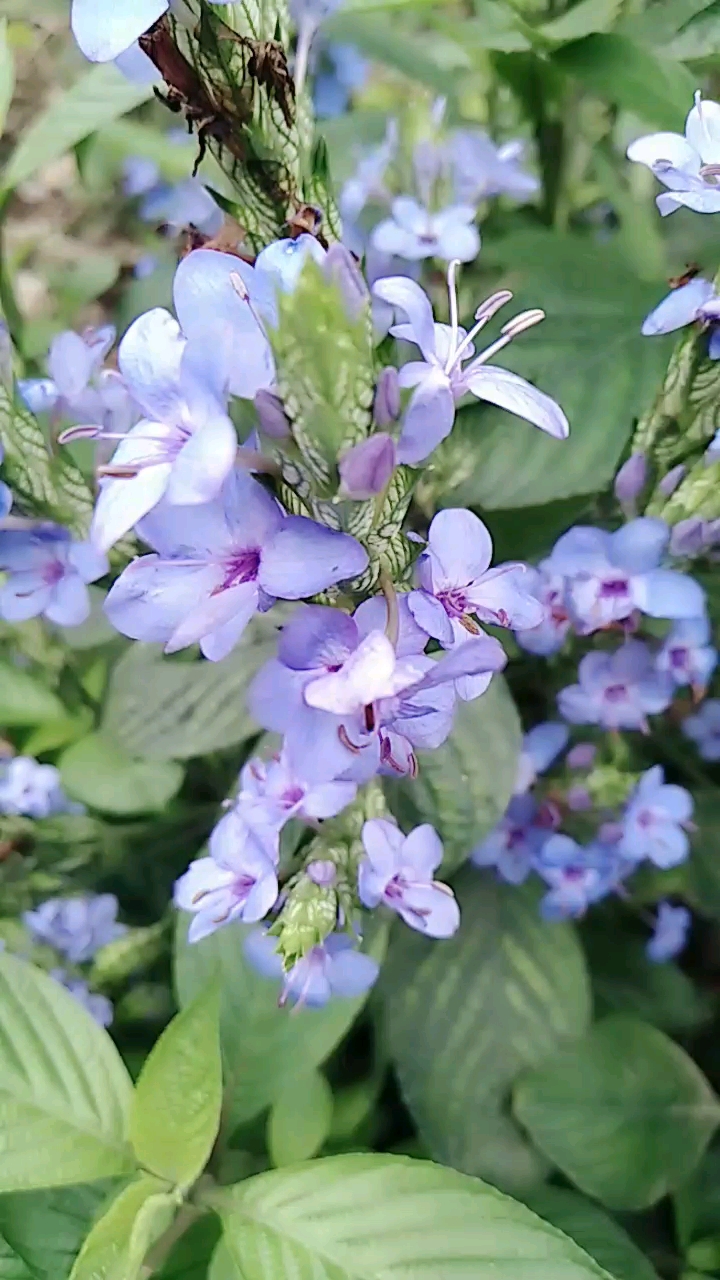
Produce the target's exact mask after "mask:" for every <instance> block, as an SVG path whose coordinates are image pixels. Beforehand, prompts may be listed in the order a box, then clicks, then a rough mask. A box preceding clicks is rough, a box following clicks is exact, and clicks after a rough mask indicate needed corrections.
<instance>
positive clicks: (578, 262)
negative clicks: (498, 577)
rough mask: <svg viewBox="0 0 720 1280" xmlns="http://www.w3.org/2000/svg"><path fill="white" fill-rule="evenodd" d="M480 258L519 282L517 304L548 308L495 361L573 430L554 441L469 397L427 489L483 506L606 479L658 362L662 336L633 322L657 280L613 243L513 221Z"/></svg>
mask: <svg viewBox="0 0 720 1280" xmlns="http://www.w3.org/2000/svg"><path fill="white" fill-rule="evenodd" d="M483 258H484V262H485V265H486V266H488V267H496V268H498V269H500V272H501V275H500V276H499V279H498V283H499V284H502V285H503V286H504V287H510V288H512V289H513V291H514V292H515V293H516V298H515V302H514V304H513V305H514V306H517V308H518V310H520V309H522V308H525V307H537V306H538V305H541V306H542V308H543V310H544V311H545V312H546V316H547V319H546V320H545V322H544V323H543V324H541V325H539V326H538V327H537V329H535V330H533V331H532V332H531V333H526V334H522V336H521V337H520V338H519V339H518V340H517V342H514V343H513V344H512V347H510V348H509V350H508V351H507V352H503V357H502V364H503V365H507V366H508V368H511V369H513V370H514V371H515V372H516V373H519V374H522V376H523V377H525V378H529V379H530V381H532V382H534V383H536V385H537V386H538V387H539V388H540V389H541V390H542V391H545V392H546V393H547V394H548V395H551V396H553V397H554V398H555V399H556V400H557V401H558V403H559V404H560V405H561V406H562V408H563V409H564V410H565V413H566V414H567V416H568V418H569V421H570V438H569V439H568V440H563V441H559V440H552V439H550V438H549V437H548V436H546V435H545V434H544V432H542V431H538V430H537V428H536V427H532V426H530V425H529V424H528V423H525V422H521V421H520V420H519V419H516V418H513V417H511V416H510V415H508V414H507V413H503V412H501V411H500V410H496V409H488V408H487V407H482V406H481V405H479V404H475V405H470V406H468V407H467V408H464V409H461V411H460V413H459V415H458V419H457V422H456V426H455V428H454V430H453V432H452V435H451V436H450V437H449V438H448V440H447V441H446V442H445V443H444V444H443V445H442V446H441V447H440V449H439V450H437V452H436V454H435V455H434V457H433V463H434V470H435V472H436V473H437V480H436V481H433V478H432V476H431V477H430V478H429V481H430V484H431V485H432V493H433V494H437V495H438V497H439V498H440V499H442V498H443V497H444V495H446V494H447V493H448V492H449V493H451V495H452V502H453V504H454V505H458V506H460V505H462V504H468V505H477V506H480V507H484V508H485V509H486V510H488V511H492V510H495V509H503V508H510V507H527V506H541V505H542V504H544V503H546V502H554V501H556V500H557V499H560V498H571V497H573V496H575V495H577V494H585V493H596V492H598V491H600V490H602V489H604V488H605V487H606V485H608V484H609V483H610V482H611V480H612V477H613V475H614V474H615V471H616V469H617V463H618V461H619V458H620V456H621V454H622V451H623V448H624V446H625V443H626V441H627V439H628V437H629V435H630V432H631V430H632V428H633V425H634V421H635V418H636V417H637V416H638V415H639V414H640V413H641V412H642V410H643V409H644V408H645V407H646V406H647V404H648V403H649V402H650V401H651V400H652V397H653V395H654V394H655V391H656V389H657V386H658V383H659V382H660V379H661V378H662V374H663V371H664V368H665V365H666V364H667V358H668V354H669V346H668V345H667V343H666V341H665V340H663V339H661V338H658V339H657V340H653V341H652V342H651V341H649V340H648V339H647V338H643V336H642V334H641V333H640V325H641V323H642V320H643V317H644V316H645V315H646V314H647V313H648V311H649V310H650V309H651V307H653V306H655V305H656V304H657V299H658V296H660V294H661V293H662V289H663V287H666V286H663V285H662V283H661V282H658V284H657V285H655V284H652V283H649V284H648V283H643V282H641V281H640V280H638V279H636V278H635V277H634V276H633V275H632V274H631V272H630V271H629V270H628V266H627V262H626V260H625V258H624V257H623V255H622V254H621V252H620V251H619V249H618V248H617V246H616V245H614V244H612V243H610V244H599V243H597V242H596V241H594V240H593V241H589V240H583V239H582V238H581V237H579V236H573V235H569V234H567V235H566V234H560V233H558V232H553V231H540V230H532V231H530V230H528V231H520V232H516V233H514V234H512V235H509V236H506V237H504V238H503V239H502V240H500V241H498V242H496V243H493V244H488V245H485V246H483ZM445 501H449V499H447V498H445Z"/></svg>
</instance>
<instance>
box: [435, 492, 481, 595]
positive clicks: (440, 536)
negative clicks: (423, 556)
mask: <svg viewBox="0 0 720 1280" xmlns="http://www.w3.org/2000/svg"><path fill="white" fill-rule="evenodd" d="M428 551H429V553H430V561H431V569H432V580H433V587H434V589H435V590H436V591H437V590H441V589H444V588H445V587H465V586H467V585H468V584H470V583H472V582H474V581H475V580H476V579H477V578H480V577H481V576H482V574H484V573H485V570H486V569H487V568H488V566H489V564H490V561H491V560H492V553H493V544H492V538H491V537H490V532H489V530H488V528H487V526H486V525H485V524H483V522H482V520H481V519H480V517H479V516H476V515H475V513H474V512H473V511H467V510H466V509H465V508H464V507H447V508H446V509H445V510H444V511H439V512H438V513H437V515H436V516H434V517H433V520H432V523H431V525H430V530H429V533H428Z"/></svg>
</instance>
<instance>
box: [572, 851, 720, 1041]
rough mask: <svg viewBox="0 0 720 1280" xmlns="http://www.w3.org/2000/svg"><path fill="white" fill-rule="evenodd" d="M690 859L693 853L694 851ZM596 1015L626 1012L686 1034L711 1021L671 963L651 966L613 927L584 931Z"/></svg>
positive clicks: (703, 1002) (634, 942)
mask: <svg viewBox="0 0 720 1280" xmlns="http://www.w3.org/2000/svg"><path fill="white" fill-rule="evenodd" d="M693 857H694V853H693ZM583 943H584V945H585V950H586V953H587V956H588V961H589V968H590V973H591V975H592V983H593V990H594V992H595V997H596V1001H597V1004H598V1012H600V1013H605V1012H607V1013H631V1014H634V1015H635V1016H636V1017H638V1018H643V1019H644V1020H645V1021H646V1022H652V1024H653V1026H656V1027H660V1029H661V1030H662V1031H676V1032H681V1031H691V1030H693V1029H694V1028H695V1027H698V1026H702V1024H703V1023H704V1022H707V1021H708V1020H709V1019H710V1018H711V1017H712V1009H711V1007H710V1003H709V1001H708V999H707V997H706V996H705V995H703V993H702V992H701V991H699V990H698V989H697V987H696V986H695V984H694V983H693V981H692V979H691V978H689V977H688V975H687V974H686V973H683V971H682V969H680V968H679V967H678V966H677V965H676V964H672V962H667V963H666V964H653V962H652V961H651V960H648V957H647V955H646V953H645V946H644V944H643V943H642V942H641V941H640V939H639V938H634V937H628V935H627V934H624V933H623V932H622V931H621V929H620V928H619V927H618V926H617V925H616V924H615V923H614V924H613V926H612V927H611V928H610V929H608V927H607V925H606V924H605V923H604V922H603V925H602V926H600V925H598V926H597V927H593V925H592V920H590V921H589V927H588V928H587V929H586V930H583Z"/></svg>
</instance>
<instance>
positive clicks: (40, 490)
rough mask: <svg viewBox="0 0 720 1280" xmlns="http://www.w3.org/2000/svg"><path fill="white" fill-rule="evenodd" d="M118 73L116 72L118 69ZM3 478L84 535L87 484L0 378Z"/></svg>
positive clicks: (40, 510)
mask: <svg viewBox="0 0 720 1280" xmlns="http://www.w3.org/2000/svg"><path fill="white" fill-rule="evenodd" d="M118 74H119V73H118ZM0 441H1V442H2V444H3V446H4V449H5V456H4V458H3V463H2V475H3V479H4V480H6V481H7V483H8V484H9V485H10V488H11V489H12V491H13V495H14V497H15V500H16V502H17V505H18V508H19V509H20V510H24V511H27V512H28V513H29V514H30V515H34V516H41V517H43V518H45V519H51V520H57V521H59V522H60V523H61V524H64V525H67V527H68V528H69V529H70V530H71V532H72V533H75V534H77V535H78V536H80V537H84V536H85V534H86V533H87V530H88V527H89V525H90V519H91V516H92V513H93V496H92V494H91V492H90V488H89V486H88V484H87V482H86V480H85V478H84V476H83V475H82V473H81V472H80V471H79V470H78V468H77V467H76V465H75V463H74V462H73V460H72V458H71V457H70V454H69V453H68V451H67V450H60V451H58V452H57V453H52V452H51V451H50V448H49V445H48V441H47V440H46V438H45V435H44V433H43V429H42V427H41V426H40V423H39V422H38V420H37V418H35V417H34V415H33V414H32V413H30V411H29V410H28V409H26V408H25V406H24V405H22V404H20V403H19V401H17V400H16V399H14V397H13V395H12V394H11V393H10V392H9V391H8V389H7V387H6V386H4V385H3V383H2V382H0Z"/></svg>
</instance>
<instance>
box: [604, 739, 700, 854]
mask: <svg viewBox="0 0 720 1280" xmlns="http://www.w3.org/2000/svg"><path fill="white" fill-rule="evenodd" d="M692 812H693V799H692V796H691V795H690V792H689V791H686V790H685V788H684V787H678V786H675V785H673V784H671V783H666V782H665V775H664V773H663V770H662V766H661V765H659V764H658V765H655V766H654V767H653V768H652V769H648V770H647V772H646V773H644V774H643V775H642V777H641V779H640V781H639V782H638V784H637V786H636V788H635V790H634V792H633V794H632V796H631V797H630V799H629V801H628V803H627V806H626V808H625V813H624V815H623V819H622V836H621V837H620V841H619V843H618V852H619V853H620V854H622V856H623V858H626V859H627V860H628V861H629V862H636V863H637V862H642V860H643V859H644V858H648V859H649V860H650V862H654V863H655V866H656V867H662V868H663V869H666V868H667V867H676V866H678V865H679V863H681V862H684V861H685V859H686V858H687V856H688V853H689V849H690V846H689V843H688V838H687V834H686V830H685V829H686V827H687V825H688V823H689V822H690V819H691V817H692Z"/></svg>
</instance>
